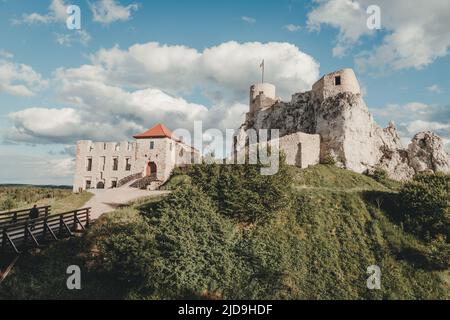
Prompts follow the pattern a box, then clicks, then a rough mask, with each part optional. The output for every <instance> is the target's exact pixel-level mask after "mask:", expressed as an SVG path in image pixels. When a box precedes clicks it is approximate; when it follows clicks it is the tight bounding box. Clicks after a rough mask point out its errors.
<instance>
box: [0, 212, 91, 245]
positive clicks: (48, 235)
mask: <svg viewBox="0 0 450 320" xmlns="http://www.w3.org/2000/svg"><path fill="white" fill-rule="evenodd" d="M44 208H45V207H44ZM48 209H49V208H48ZM28 211H29V210H28ZM90 211H91V208H84V209H79V210H73V211H69V212H65V213H60V214H54V215H48V214H47V215H45V214H44V215H43V216H42V217H40V218H37V219H32V220H31V219H28V215H27V219H26V220H25V219H19V218H18V221H19V222H17V223H14V224H10V223H8V224H6V223H5V224H4V225H2V226H0V232H1V237H0V251H1V252H6V251H14V252H15V253H20V250H22V249H27V248H34V247H40V246H41V245H42V244H45V243H47V242H48V241H57V240H60V239H63V238H67V237H70V236H73V235H74V233H75V232H77V231H84V230H85V228H87V227H88V226H89V222H90V221H89V215H90ZM44 212H45V211H44ZM18 217H20V215H18Z"/></svg>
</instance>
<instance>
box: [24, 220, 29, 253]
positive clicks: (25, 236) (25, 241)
mask: <svg viewBox="0 0 450 320" xmlns="http://www.w3.org/2000/svg"><path fill="white" fill-rule="evenodd" d="M27 229H28V221H27V222H26V223H25V228H23V246H24V247H25V248H26V246H27V240H28V233H27Z"/></svg>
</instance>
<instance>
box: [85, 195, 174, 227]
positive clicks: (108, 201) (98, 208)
mask: <svg viewBox="0 0 450 320" xmlns="http://www.w3.org/2000/svg"><path fill="white" fill-rule="evenodd" d="M89 192H91V193H93V194H94V196H93V197H92V198H91V199H90V200H89V201H88V202H87V203H86V204H85V205H84V206H83V208H86V207H91V208H92V209H91V216H90V217H91V219H92V220H95V219H97V218H99V217H100V216H101V215H102V214H104V213H107V212H111V211H114V210H115V209H116V208H117V207H119V206H121V205H124V204H127V203H128V202H130V201H132V200H136V199H138V198H142V197H148V196H155V197H156V196H159V195H162V194H167V193H168V192H167V191H147V190H140V189H135V188H129V187H121V188H117V189H107V190H98V189H97V190H89Z"/></svg>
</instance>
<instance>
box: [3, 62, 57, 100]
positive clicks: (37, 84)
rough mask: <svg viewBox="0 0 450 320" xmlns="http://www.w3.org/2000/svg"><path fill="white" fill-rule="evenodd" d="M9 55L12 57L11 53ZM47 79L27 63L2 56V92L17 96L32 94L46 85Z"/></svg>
mask: <svg viewBox="0 0 450 320" xmlns="http://www.w3.org/2000/svg"><path fill="white" fill-rule="evenodd" d="M9 57H12V55H11V54H10V55H9ZM47 84H48V82H47V80H45V79H43V78H42V76H41V75H40V74H39V73H37V72H36V71H34V70H33V68H32V67H30V66H29V65H26V64H20V63H15V62H13V61H11V60H9V59H1V58H0V93H1V92H6V93H8V94H12V95H16V96H32V95H33V94H34V93H35V92H36V91H37V90H40V89H42V88H44V87H46V86H47Z"/></svg>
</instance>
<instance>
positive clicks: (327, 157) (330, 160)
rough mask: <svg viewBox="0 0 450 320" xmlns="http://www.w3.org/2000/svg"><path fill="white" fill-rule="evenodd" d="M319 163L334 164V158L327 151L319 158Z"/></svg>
mask: <svg viewBox="0 0 450 320" xmlns="http://www.w3.org/2000/svg"><path fill="white" fill-rule="evenodd" d="M320 164H325V165H330V166H334V165H335V164H336V159H335V158H334V157H333V156H332V155H331V154H329V153H327V154H326V155H325V156H324V157H323V158H322V159H321V160H320Z"/></svg>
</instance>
